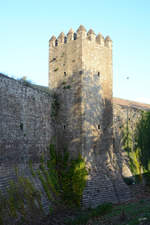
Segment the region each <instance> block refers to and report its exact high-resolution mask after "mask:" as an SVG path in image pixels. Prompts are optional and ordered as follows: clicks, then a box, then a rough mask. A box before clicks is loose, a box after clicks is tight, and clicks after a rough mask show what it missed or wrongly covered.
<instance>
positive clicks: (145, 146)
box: [135, 112, 150, 171]
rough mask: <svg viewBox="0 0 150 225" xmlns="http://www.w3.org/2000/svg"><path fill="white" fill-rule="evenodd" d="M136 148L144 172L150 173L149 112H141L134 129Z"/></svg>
mask: <svg viewBox="0 0 150 225" xmlns="http://www.w3.org/2000/svg"><path fill="white" fill-rule="evenodd" d="M135 137H136V143H137V146H136V148H138V149H139V160H140V162H141V164H142V166H143V168H144V169H145V170H146V171H150V112H142V115H141V119H140V121H139V123H138V124H137V128H136V135H135Z"/></svg>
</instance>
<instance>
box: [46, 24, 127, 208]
mask: <svg viewBox="0 0 150 225" xmlns="http://www.w3.org/2000/svg"><path fill="white" fill-rule="evenodd" d="M49 87H50V89H52V90H53V91H54V92H55V93H56V95H55V98H56V97H57V100H56V99H55V100H54V101H55V103H56V102H57V107H58V109H57V115H55V117H54V118H52V119H53V126H54V133H55V137H56V142H57V146H58V149H59V150H60V151H61V149H62V148H63V147H67V149H68V151H70V152H71V154H72V157H76V155H77V154H78V153H79V152H80V153H81V154H82V156H83V157H84V158H85V160H86V163H87V167H88V168H89V177H88V181H87V186H86V188H85V191H84V195H83V204H84V205H86V206H89V205H90V206H96V205H98V204H100V203H102V202H105V201H111V202H119V201H124V200H127V199H128V198H129V193H128V188H127V187H126V185H125V184H124V182H123V180H122V178H121V175H120V171H119V169H118V167H117V164H116V157H115V153H114V152H113V129H112V125H113V124H112V118H113V116H112V115H113V112H112V41H111V39H110V38H109V37H108V36H107V37H106V38H105V39H104V37H103V36H102V35H101V34H100V33H99V34H98V35H97V36H96V35H95V33H94V31H93V30H92V29H90V30H89V31H88V32H86V29H85V28H84V27H83V26H82V25H81V26H80V27H79V28H78V30H77V31H76V32H74V31H73V30H72V29H70V30H69V32H68V34H67V35H66V36H65V34H64V33H60V35H59V36H58V38H57V39H56V37H55V36H52V38H51V39H50V41H49ZM55 114H56V113H55Z"/></svg>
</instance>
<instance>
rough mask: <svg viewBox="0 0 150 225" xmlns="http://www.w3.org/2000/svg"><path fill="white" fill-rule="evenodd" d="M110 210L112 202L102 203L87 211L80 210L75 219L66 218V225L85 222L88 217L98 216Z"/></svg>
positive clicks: (76, 224)
mask: <svg viewBox="0 0 150 225" xmlns="http://www.w3.org/2000/svg"><path fill="white" fill-rule="evenodd" d="M111 211H112V203H104V204H102V205H99V206H97V207H96V208H93V209H92V208H89V209H88V210H87V211H84V212H82V213H81V214H80V215H78V216H77V217H76V218H75V219H71V220H67V221H66V224H67V225H78V224H87V222H88V221H89V220H90V219H94V218H96V217H98V216H104V215H105V214H107V213H110V212H111Z"/></svg>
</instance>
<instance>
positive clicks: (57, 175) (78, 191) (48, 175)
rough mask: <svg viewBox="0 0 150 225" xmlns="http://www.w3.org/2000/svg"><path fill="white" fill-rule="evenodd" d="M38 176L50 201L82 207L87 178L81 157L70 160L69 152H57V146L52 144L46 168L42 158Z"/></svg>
mask: <svg viewBox="0 0 150 225" xmlns="http://www.w3.org/2000/svg"><path fill="white" fill-rule="evenodd" d="M38 176H39V179H40V181H41V183H42V185H43V187H44V190H45V192H46V194H47V197H48V199H49V200H50V201H53V202H55V203H62V202H63V203H64V204H65V205H69V206H80V204H81V200H82V194H83V190H84V188H85V185H86V178H87V169H86V166H85V161H84V159H83V158H82V157H81V155H79V156H78V157H77V158H76V159H70V155H69V153H68V151H67V150H63V152H57V151H56V149H55V145H54V144H51V145H50V149H49V158H48V159H47V160H46V166H45V163H44V158H42V160H41V164H40V168H39V171H38Z"/></svg>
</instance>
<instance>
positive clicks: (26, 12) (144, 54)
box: [0, 0, 150, 103]
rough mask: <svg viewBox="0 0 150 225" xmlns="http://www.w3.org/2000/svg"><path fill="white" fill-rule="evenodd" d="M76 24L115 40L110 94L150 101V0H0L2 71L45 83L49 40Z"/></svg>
mask: <svg viewBox="0 0 150 225" xmlns="http://www.w3.org/2000/svg"><path fill="white" fill-rule="evenodd" d="M80 24H83V25H84V26H85V27H86V29H87V30H89V29H90V28H92V29H93V30H94V31H95V33H96V34H97V33H98V32H101V33H102V34H103V35H104V36H106V35H109V36H110V37H111V39H112V40H113V75H114V82H113V83H114V88H113V94H114V96H116V97H120V98H124V99H130V100H135V101H141V102H146V103H150V90H149V89H150V1H149V0H107V1H106V0H93V1H91V0H90V1H89V0H75V1H73V0H63V1H60V0H57V1H56V0H55V1H54V0H53V1H51V0H36V1H35V0H26V1H23V0H20V1H19V0H18V1H17V0H5V1H2V0H0V72H2V73H5V74H8V75H9V76H14V77H15V78H19V77H22V76H27V78H28V79H29V80H31V81H33V82H34V83H36V84H41V85H47V83H48V40H49V39H50V37H51V36H52V35H53V34H54V35H56V36H58V35H59V33H60V32H61V31H63V32H65V33H67V32H68V31H69V29H70V28H71V27H72V28H73V29H74V30H77V29H78V27H79V25H80ZM127 77H129V79H126V78H127Z"/></svg>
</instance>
